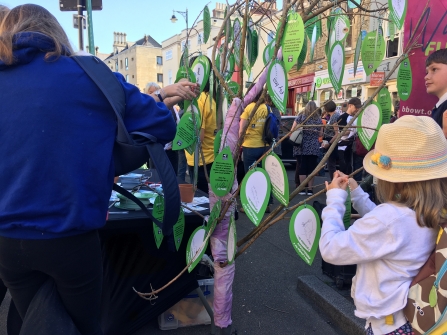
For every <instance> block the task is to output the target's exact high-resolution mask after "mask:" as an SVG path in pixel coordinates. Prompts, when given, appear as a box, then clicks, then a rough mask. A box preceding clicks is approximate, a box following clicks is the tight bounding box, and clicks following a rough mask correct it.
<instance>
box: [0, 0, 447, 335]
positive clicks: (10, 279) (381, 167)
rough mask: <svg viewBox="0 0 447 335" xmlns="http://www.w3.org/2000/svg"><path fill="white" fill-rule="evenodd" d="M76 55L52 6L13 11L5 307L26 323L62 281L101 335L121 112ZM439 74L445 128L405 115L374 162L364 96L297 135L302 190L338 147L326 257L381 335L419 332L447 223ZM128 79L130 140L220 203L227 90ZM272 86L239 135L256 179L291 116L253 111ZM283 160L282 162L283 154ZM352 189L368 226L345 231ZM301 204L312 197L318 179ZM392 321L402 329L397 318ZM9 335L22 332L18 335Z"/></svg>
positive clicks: (321, 113)
mask: <svg viewBox="0 0 447 335" xmlns="http://www.w3.org/2000/svg"><path fill="white" fill-rule="evenodd" d="M75 54H76V53H75V52H74V51H73V49H72V47H71V46H70V43H69V41H68V38H67V36H66V34H65V32H64V30H63V29H62V27H61V26H60V24H59V23H58V21H57V20H56V19H55V18H54V16H53V15H52V14H51V13H49V12H48V11H47V10H46V9H44V8H43V7H41V6H38V5H32V4H27V5H21V6H17V7H15V8H13V9H11V10H9V9H8V8H6V7H4V6H0V77H1V80H0V91H1V92H2V93H3V99H2V110H3V111H5V112H3V113H0V124H1V125H2V131H1V132H0V141H1V143H3V145H2V146H0V156H1V157H3V159H2V160H1V163H0V168H1V170H2V174H0V184H1V185H2V186H3V196H2V197H1V198H0V278H1V281H0V286H1V287H0V298H2V297H3V296H4V294H5V292H6V288H7V289H9V291H10V293H11V296H12V299H13V302H14V305H15V307H14V308H16V312H17V314H18V315H19V317H20V318H21V319H24V318H25V315H26V313H27V309H28V306H29V305H30V302H31V300H32V299H33V297H34V295H35V294H36V292H37V291H38V290H39V288H40V287H41V286H42V284H43V283H44V282H45V281H46V280H47V279H48V278H52V279H53V280H54V281H55V283H56V287H57V291H58V293H59V295H60V297H61V300H62V302H63V304H64V306H65V307H66V310H67V312H68V314H69V315H70V317H71V318H72V319H73V322H74V324H75V325H76V327H77V328H78V330H79V332H80V333H81V334H82V335H100V334H102V330H101V327H100V323H99V319H100V297H101V283H102V263H101V251H100V245H99V238H98V233H97V230H98V229H99V228H101V227H102V226H104V225H105V218H106V214H107V207H108V200H109V197H110V193H111V190H112V184H113V180H114V177H115V176H114V163H113V154H112V151H113V146H114V141H115V132H116V122H115V119H114V115H115V114H114V112H113V110H112V107H111V106H110V104H109V102H108V100H107V99H106V98H105V97H104V96H103V94H102V93H101V91H100V89H99V88H98V87H97V86H96V85H95V84H94V83H93V81H92V80H91V79H90V78H89V77H88V75H87V74H86V73H85V72H84V71H83V70H82V69H81V68H80V67H79V66H78V65H77V63H76V62H75V61H74V60H73V59H71V56H73V55H75ZM208 61H209V60H208ZM191 62H193V59H192V60H191ZM426 68H427V75H426V78H425V80H426V87H427V92H428V93H430V94H434V95H436V96H437V97H438V98H439V102H438V103H437V104H436V108H435V110H434V111H433V115H432V118H430V117H424V116H421V117H412V116H404V117H401V118H399V119H398V118H397V115H393V118H394V119H393V120H390V121H392V122H391V123H390V124H387V125H383V126H382V127H381V128H380V130H379V133H378V138H377V143H376V146H375V148H374V150H371V151H370V152H367V150H366V149H365V148H364V147H363V149H362V147H361V142H360V141H359V140H358V137H357V134H356V133H357V131H356V128H355V123H354V127H352V128H348V127H346V126H347V125H348V124H349V123H350V120H351V118H352V117H353V116H354V115H355V114H356V113H357V112H358V111H359V109H360V108H361V107H362V103H361V101H360V99H359V98H357V97H353V98H351V99H350V100H349V101H347V102H346V103H345V104H343V105H342V108H341V112H340V111H338V110H337V106H336V104H335V103H334V102H333V101H328V102H326V103H325V104H324V106H323V107H321V108H318V106H317V104H316V103H315V102H314V101H310V102H309V103H308V104H307V105H306V106H305V108H304V110H303V111H301V112H300V113H299V114H298V115H297V116H296V119H295V121H294V124H293V127H295V126H297V125H303V126H304V128H303V139H302V143H301V145H299V146H295V147H294V148H293V154H294V156H295V157H296V162H297V167H296V176H295V183H296V186H299V185H301V184H302V183H303V182H304V180H305V179H306V178H307V177H308V176H309V175H310V174H311V173H312V172H313V171H314V170H315V168H316V167H317V165H318V163H319V162H320V160H321V157H322V154H323V153H324V152H325V150H327V149H328V148H329V147H330V146H331V145H332V144H333V142H334V141H336V140H337V141H338V143H337V145H336V148H335V150H333V152H332V153H331V155H330V157H329V159H328V161H327V168H328V170H329V176H330V179H332V181H331V183H330V184H329V183H327V190H328V192H327V207H326V208H325V209H324V211H323V221H324V224H323V228H322V235H321V240H320V250H321V254H322V256H323V258H324V259H325V260H327V261H328V262H331V263H332V264H340V265H342V264H358V270H357V276H356V279H355V282H354V285H353V298H354V301H355V304H356V307H357V310H356V315H357V316H359V317H361V318H364V319H366V320H367V334H368V335H371V334H411V325H410V324H409V323H408V322H407V320H406V319H405V317H404V316H403V312H402V310H403V308H404V303H405V301H406V295H407V293H408V287H409V284H410V282H411V281H412V279H413V278H414V276H415V275H416V274H417V273H418V271H419V269H420V268H421V267H422V265H423V264H424V263H425V261H426V260H427V258H428V256H429V255H430V253H431V251H432V250H433V248H434V245H435V242H436V236H437V235H438V233H439V226H440V224H441V223H442V222H444V221H445V220H446V219H447V218H446V214H445V209H446V208H447V179H446V178H447V141H446V140H445V137H447V121H444V120H447V114H446V113H445V110H446V109H447V79H446V78H447V50H440V51H437V52H435V53H433V54H432V55H430V56H429V57H428V59H427V64H426ZM115 76H116V78H117V80H118V81H119V82H120V84H121V86H122V88H123V91H124V93H125V99H126V107H125V108H126V113H125V119H124V121H125V124H126V127H127V128H128V130H129V132H131V131H136V132H142V133H146V134H151V135H152V136H154V137H156V138H157V140H158V141H159V142H160V143H162V144H163V145H165V151H166V154H167V155H168V157H169V158H170V160H171V163H172V165H173V167H174V170H175V171H176V172H178V174H179V177H180V178H183V179H184V178H185V175H186V173H187V174H189V177H190V180H191V181H193V180H195V179H197V186H198V188H199V189H201V190H202V191H204V192H206V193H208V192H209V189H208V182H207V175H208V176H209V174H210V170H211V166H212V164H213V162H214V139H215V135H216V132H217V126H216V108H217V107H216V102H215V101H216V92H215V88H216V85H215V83H210V82H209V81H208V82H207V83H205V85H204V89H203V90H202V91H201V92H199V90H198V85H197V84H194V83H191V82H189V81H187V80H183V81H180V82H178V83H176V84H173V85H169V86H165V87H163V88H161V87H159V86H158V85H157V84H156V83H149V84H148V85H147V87H146V88H145V90H144V92H143V93H142V92H140V91H139V90H138V88H136V87H135V86H133V85H131V84H129V83H127V82H126V81H125V79H124V78H123V76H122V75H120V74H119V73H116V74H115ZM265 78H266V71H264V74H263V75H262V76H261V77H260V79H259V82H258V83H257V85H255V87H256V93H258V92H259V94H256V95H255V94H252V95H253V96H252V95H251V94H247V96H246V97H247V98H246V99H244V101H243V105H244V110H243V112H242V114H241V121H240V125H239V127H240V131H239V136H240V137H243V141H242V157H243V164H244V170H245V172H248V170H249V169H250V168H251V167H252V166H253V164H254V163H255V162H256V161H257V160H258V159H259V158H260V157H261V156H262V155H264V153H265V152H266V151H267V150H268V149H269V147H270V145H269V144H267V143H265V142H264V140H263V137H262V131H263V128H264V126H265V120H266V118H267V116H268V114H269V113H274V114H275V115H276V116H277V117H279V118H280V113H279V112H278V110H277V109H276V107H275V106H274V104H273V103H272V99H271V97H269V96H266V98H265V100H264V101H262V102H261V103H260V104H259V107H258V108H257V110H256V112H255V113H254V114H253V113H252V111H253V108H254V106H255V105H256V102H258V101H259V99H260V95H261V94H260V93H261V91H262V90H261V89H260V87H262V86H263V85H264V83H265ZM253 92H254V91H253ZM253 92H252V93H253ZM194 98H198V99H197V101H198V107H199V110H200V114H201V119H202V122H201V129H200V134H199V137H200V142H201V144H202V151H203V155H201V157H200V159H198V165H199V168H198V172H197V173H198V175H197V176H194V173H195V171H194V165H195V164H196V162H195V160H196V159H195V158H196V157H194V153H193V154H189V153H186V154H185V153H184V151H183V150H181V151H179V152H177V151H173V150H172V145H171V141H172V140H173V138H174V135H175V132H176V123H178V122H179V120H180V118H181V116H182V113H183V108H177V107H176V106H177V104H180V105H181V102H182V101H183V100H191V99H194ZM251 114H253V115H251ZM339 133H341V139H340V140H338V139H337V135H338V134H339ZM398 134H399V136H397V135H398ZM409 143H415V146H414V147H409V146H408V144H409ZM275 150H276V152H277V153H278V154H279V155H280V154H281V147H280V146H277V147H275ZM202 156H203V157H202ZM362 165H363V166H364V168H365V170H366V171H367V172H368V173H370V174H372V175H373V176H375V177H376V178H377V179H378V184H377V193H378V197H379V199H380V200H381V202H382V205H380V206H376V205H375V204H374V203H373V202H371V201H369V200H368V194H366V193H365V192H363V191H362V190H361V188H360V187H358V181H359V180H361V174H357V175H355V176H354V178H348V175H349V174H351V173H352V172H353V171H354V170H356V169H357V168H358V167H360V166H362ZM337 166H338V169H337ZM36 167H38V168H39V171H40V173H39V174H36ZM347 188H349V189H350V190H351V196H352V202H353V206H354V208H355V209H356V210H357V211H358V212H359V213H360V214H361V215H362V218H361V219H359V220H357V221H356V222H355V224H354V225H353V226H352V227H351V228H349V229H348V230H345V228H344V225H343V215H344V206H345V205H344V204H345V201H346V197H347V192H346V189H347ZM301 194H303V195H312V194H313V180H310V181H309V182H308V183H307V185H305V189H303V191H302V193H301ZM272 202H273V199H272V197H271V195H270V204H271V203H272ZM3 284H4V285H3ZM2 285H3V286H2ZM14 305H13V306H14ZM389 315H392V316H393V323H391V324H390V323H389V322H388V321H387V320H385V319H386V318H387V317H388V316H389ZM8 332H9V334H10V335H13V334H18V332H17V331H16V330H14V329H11V330H9V329H8Z"/></svg>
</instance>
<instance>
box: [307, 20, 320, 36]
mask: <svg viewBox="0 0 447 335" xmlns="http://www.w3.org/2000/svg"><path fill="white" fill-rule="evenodd" d="M319 23H321V20H320V16H314V17H313V18H311V19H310V20H307V21H306V35H307V38H308V39H309V40H312V34H313V31H314V27H316V29H317V35H316V37H317V39H318V38H319V37H320V36H321V31H319V30H321V24H319Z"/></svg>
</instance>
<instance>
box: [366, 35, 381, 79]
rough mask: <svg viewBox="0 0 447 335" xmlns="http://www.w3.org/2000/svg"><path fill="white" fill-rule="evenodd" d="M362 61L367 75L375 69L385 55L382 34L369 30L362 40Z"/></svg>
mask: <svg viewBox="0 0 447 335" xmlns="http://www.w3.org/2000/svg"><path fill="white" fill-rule="evenodd" d="M361 54H362V63H363V69H364V71H365V73H366V75H367V76H369V75H370V74H371V73H373V72H374V70H376V69H377V68H378V67H379V65H380V63H381V62H382V60H383V57H384V56H385V40H384V39H383V35H382V34H378V33H377V31H376V30H375V31H371V32H369V33H368V34H366V37H365V39H364V40H363V42H362V51H361Z"/></svg>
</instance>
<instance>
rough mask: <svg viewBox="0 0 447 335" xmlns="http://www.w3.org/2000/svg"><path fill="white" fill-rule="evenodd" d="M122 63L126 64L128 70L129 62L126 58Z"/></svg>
mask: <svg viewBox="0 0 447 335" xmlns="http://www.w3.org/2000/svg"><path fill="white" fill-rule="evenodd" d="M124 63H126V70H129V60H128V59H127V57H126V59H125V60H124Z"/></svg>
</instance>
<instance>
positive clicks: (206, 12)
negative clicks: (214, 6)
mask: <svg viewBox="0 0 447 335" xmlns="http://www.w3.org/2000/svg"><path fill="white" fill-rule="evenodd" d="M210 33H211V16H210V9H209V8H208V6H205V8H204V9H203V43H206V42H208V38H209V37H210Z"/></svg>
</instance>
